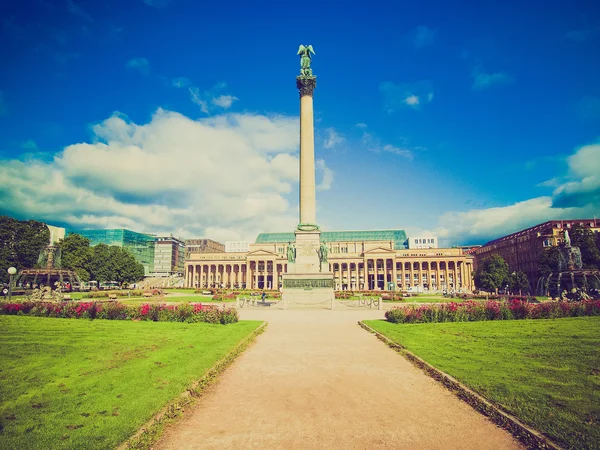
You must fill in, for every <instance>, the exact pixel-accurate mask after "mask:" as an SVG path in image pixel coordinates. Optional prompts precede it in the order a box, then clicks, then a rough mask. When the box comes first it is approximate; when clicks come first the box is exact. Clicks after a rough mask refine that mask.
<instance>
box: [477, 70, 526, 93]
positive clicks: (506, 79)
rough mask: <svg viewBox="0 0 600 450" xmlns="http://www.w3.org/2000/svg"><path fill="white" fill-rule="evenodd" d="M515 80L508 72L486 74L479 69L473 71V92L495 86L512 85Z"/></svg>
mask: <svg viewBox="0 0 600 450" xmlns="http://www.w3.org/2000/svg"><path fill="white" fill-rule="evenodd" d="M514 81H515V80H514V78H512V77H511V76H510V75H508V74H507V73H506V72H493V73H486V72H482V71H480V70H479V69H475V70H474V71H473V85H472V86H471V87H472V89H473V90H476V91H480V90H483V89H488V88H490V87H492V86H495V85H502V84H510V83H513V82H514Z"/></svg>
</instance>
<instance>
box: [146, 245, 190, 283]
mask: <svg viewBox="0 0 600 450" xmlns="http://www.w3.org/2000/svg"><path fill="white" fill-rule="evenodd" d="M154 245H155V247H154V271H153V272H152V274H151V275H152V276H154V277H169V276H180V275H183V267H184V261H185V243H184V241H182V240H181V239H177V238H175V237H173V236H172V235H171V236H157V237H156V238H155V240H154Z"/></svg>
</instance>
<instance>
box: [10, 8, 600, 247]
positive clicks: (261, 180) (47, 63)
mask: <svg viewBox="0 0 600 450" xmlns="http://www.w3.org/2000/svg"><path fill="white" fill-rule="evenodd" d="M303 5H304V4H298V3H292V2H211V3H204V2H196V1H186V0H126V1H121V2H117V1H112V0H106V1H102V2H96V1H90V0H87V1H77V0H64V1H63V0H60V1H58V0H57V1H49V0H27V1H22V2H12V4H9V2H4V3H3V4H2V5H1V6H0V17H2V19H1V22H0V33H1V36H2V38H1V39H0V53H1V54H2V60H3V69H2V70H1V71H0V213H1V214H8V215H11V216H14V217H18V218H21V219H29V218H33V219H38V220H43V221H46V222H49V223H52V224H59V225H64V226H69V227H75V228H117V227H125V228H129V229H133V230H136V231H145V232H157V233H164V232H172V233H174V234H176V235H179V236H181V237H200V236H206V237H209V238H215V239H220V240H229V239H248V240H253V239H254V238H255V236H256V234H257V233H259V232H263V231H286V230H291V229H293V227H294V226H295V224H296V223H297V208H298V189H297V180H298V114H299V101H298V92H297V90H296V88H295V79H294V78H295V76H296V75H298V73H299V57H298V56H296V52H297V49H298V46H299V45H300V44H312V45H313V47H314V49H315V52H316V55H315V56H314V59H313V64H312V67H313V71H314V74H315V75H317V89H316V91H315V97H314V108H315V133H316V142H315V147H316V158H317V160H318V163H317V182H318V184H319V186H318V192H317V203H318V212H317V220H318V222H319V223H320V224H321V226H322V228H324V229H326V230H335V229H385V228H401V229H405V230H407V232H408V234H418V233H424V232H432V233H435V234H437V235H438V236H439V237H440V238H441V239H442V242H444V243H446V245H452V244H471V243H483V242H485V241H487V240H489V239H493V238H496V237H499V236H501V235H503V234H506V233H510V232H513V231H517V230H519V229H521V228H523V227H526V226H531V225H534V224H536V223H539V222H542V221H545V220H549V219H560V218H574V217H580V218H587V217H593V216H594V215H598V216H600V83H599V82H598V79H600V70H599V69H600V58H599V57H598V51H597V49H598V48H599V46H600V4H599V3H598V2H595V1H580V2H566V1H546V2H541V1H535V2H526V3H523V2H502V3H495V4H493V5H492V4H490V5H488V6H486V5H482V4H481V2H452V3H450V2H445V1H444V2H442V1H440V2H413V1H410V2H409V1H390V2H363V3H362V5H351V4H350V3H348V2H323V3H322V4H319V5H318V6H317V4H316V3H315V4H314V7H313V9H312V10H309V9H302V7H303Z"/></svg>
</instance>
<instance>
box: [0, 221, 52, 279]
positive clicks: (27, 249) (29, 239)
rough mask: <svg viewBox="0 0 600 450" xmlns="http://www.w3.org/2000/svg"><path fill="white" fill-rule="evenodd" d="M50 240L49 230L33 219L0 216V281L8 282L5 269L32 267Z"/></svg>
mask: <svg viewBox="0 0 600 450" xmlns="http://www.w3.org/2000/svg"><path fill="white" fill-rule="evenodd" d="M49 242H50V230H49V229H48V227H47V226H46V225H45V224H44V223H42V222H37V221H35V220H29V221H19V220H16V219H13V218H12V217H8V216H0V282H3V283H6V282H8V273H7V272H6V269H8V268H9V267H11V266H13V267H16V268H17V269H18V270H20V269H30V268H32V267H34V266H35V265H36V263H37V261H38V258H39V256H40V252H41V251H42V249H43V248H44V247H46V246H47V245H48V243H49Z"/></svg>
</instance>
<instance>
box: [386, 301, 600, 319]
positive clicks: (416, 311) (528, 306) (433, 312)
mask: <svg viewBox="0 0 600 450" xmlns="http://www.w3.org/2000/svg"><path fill="white" fill-rule="evenodd" d="M579 316H600V300H583V301H580V302H565V301H561V302H546V303H529V302H526V301H523V300H519V299H512V300H509V301H505V302H497V301H493V300H490V301H487V302H474V301H467V302H463V303H454V302H452V303H444V304H439V305H436V304H432V305H421V306H416V305H414V306H404V307H402V306H397V307H395V308H392V309H391V310H389V311H387V312H386V313H385V318H386V319H387V320H388V322H392V323H430V322H475V321H480V320H518V319H556V318H561V317H579Z"/></svg>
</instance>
